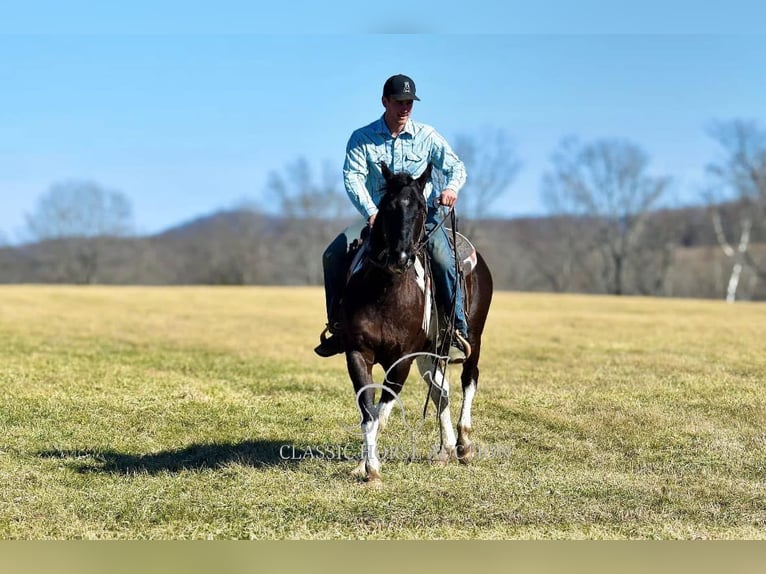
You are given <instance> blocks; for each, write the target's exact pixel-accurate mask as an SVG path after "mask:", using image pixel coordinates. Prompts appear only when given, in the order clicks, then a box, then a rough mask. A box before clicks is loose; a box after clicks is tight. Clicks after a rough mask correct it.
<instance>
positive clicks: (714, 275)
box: [0, 206, 766, 299]
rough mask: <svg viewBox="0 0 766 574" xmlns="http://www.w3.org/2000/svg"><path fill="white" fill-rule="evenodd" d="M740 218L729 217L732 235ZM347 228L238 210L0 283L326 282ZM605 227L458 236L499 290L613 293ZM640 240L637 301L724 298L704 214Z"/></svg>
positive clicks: (42, 257) (757, 291)
mask: <svg viewBox="0 0 766 574" xmlns="http://www.w3.org/2000/svg"><path fill="white" fill-rule="evenodd" d="M735 210H736V206H723V207H722V212H723V214H724V215H723V216H724V220H725V222H726V223H727V226H729V227H731V225H730V224H732V223H733V222H734V221H735ZM347 224H348V221H347V220H335V221H328V220H323V219H322V220H320V219H316V220H306V219H289V218H285V217H275V216H270V215H265V214H262V213H258V212H254V211H250V210H231V211H220V212H216V213H212V214H210V215H207V216H204V217H199V218H196V219H194V220H191V221H188V222H184V223H182V224H179V225H177V226H174V227H171V228H169V229H166V230H164V231H162V232H160V233H157V234H153V235H147V236H142V237H130V238H117V237H100V238H80V239H67V240H56V241H44V242H41V243H34V244H25V245H20V246H6V247H2V248H0V282H2V283H100V284H134V285H183V284H242V285H254V284H263V285H297V284H321V282H322V269H321V256H322V252H323V250H324V249H325V247H326V245H327V244H328V243H329V242H330V241H331V240H332V238H333V237H334V236H335V235H336V234H337V233H338V232H339V231H340V230H342V229H343V228H344V227H345V225H347ZM597 224H598V221H596V220H593V219H588V218H573V217H524V218H512V219H486V220H481V221H473V222H470V221H459V227H460V229H461V231H463V232H464V233H466V234H467V235H469V237H471V239H472V240H473V242H474V243H475V245H476V246H477V248H478V249H479V250H480V251H481V252H482V254H483V255H484V256H485V258H486V259H487V262H488V263H489V265H490V268H491V269H492V273H493V276H494V278H495V284H496V286H497V288H499V289H512V290H524V291H575V292H593V293H599V292H604V289H605V287H604V286H603V284H602V282H601V278H600V275H602V274H603V273H604V272H605V271H604V270H603V269H602V267H603V265H604V261H603V257H602V255H601V254H600V253H599V249H598V248H596V247H594V246H593V244H592V242H591V243H589V241H590V240H592V239H593V238H592V235H593V232H594V231H593V230H594V229H595V228H596V227H598V225H597ZM763 233H764V229H763V228H761V227H759V228H758V229H754V231H753V237H752V241H753V242H754V243H764V242H766V237H764V236H763ZM731 240H732V241H735V240H736V238H731ZM641 241H642V245H641V250H640V251H639V252H640V257H639V256H636V257H635V258H634V259H635V260H632V261H630V262H629V263H630V264H631V265H632V268H633V270H632V271H631V274H630V277H631V286H630V289H629V290H628V291H627V292H628V293H629V294H645V295H664V296H684V297H715V298H718V297H722V296H723V293H724V292H725V286H726V282H727V281H728V276H729V272H730V269H731V262H730V261H729V260H727V259H726V258H725V257H724V256H723V254H722V252H721V249H720V247H719V246H718V244H717V241H716V237H715V234H714V231H713V227H712V225H711V220H710V216H709V213H708V211H707V210H706V209H705V208H703V207H685V208H680V209H665V210H661V211H656V212H654V213H652V214H651V216H650V217H649V219H648V220H647V223H646V231H645V233H644V234H643V237H642V240H641ZM752 252H753V253H755V254H756V255H758V254H760V253H761V252H762V249H761V248H760V246H756V247H754V248H753V249H752ZM764 260H766V259H764ZM745 275H747V274H745ZM743 280H744V283H743V291H742V293H743V297H745V298H759V299H761V298H764V299H766V292H765V291H764V286H763V285H761V284H762V283H763V281H761V282H760V283H759V281H758V278H757V277H755V276H754V274H752V273H751V274H750V275H748V276H747V277H743ZM746 283H747V285H745V284H746Z"/></svg>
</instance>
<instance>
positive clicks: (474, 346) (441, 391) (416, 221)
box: [343, 164, 492, 484]
mask: <svg viewBox="0 0 766 574" xmlns="http://www.w3.org/2000/svg"><path fill="white" fill-rule="evenodd" d="M381 167H382V169H383V176H384V177H385V180H386V189H385V194H384V196H383V197H382V199H381V201H380V205H379V206H378V209H379V211H378V214H377V216H376V219H375V223H374V225H373V228H372V230H371V233H370V239H369V241H370V245H369V254H368V257H367V259H366V260H365V262H364V263H363V265H362V268H361V269H360V270H358V271H356V272H355V273H354V274H353V275H352V276H351V278H350V279H349V283H348V285H347V286H346V289H345V293H344V304H343V310H344V315H345V324H346V328H345V331H344V338H345V345H346V362H347V365H348V372H349V375H350V376H351V381H352V382H353V385H354V391H355V392H356V394H357V397H358V403H359V409H360V412H361V415H362V420H361V426H362V433H363V435H364V458H363V459H362V461H361V463H360V464H359V466H358V467H357V469H356V470H355V471H354V473H355V474H357V475H360V476H363V477H365V478H366V479H367V481H368V482H370V483H372V484H382V482H381V477H380V459H379V457H378V451H377V435H378V432H379V430H382V428H383V427H384V426H385V424H386V422H387V421H388V418H389V415H390V414H391V410H392V408H393V406H394V399H395V398H396V397H397V396H398V394H399V392H400V391H401V389H402V386H403V385H404V382H405V380H406V379H407V376H408V374H409V371H410V367H411V366H412V362H413V360H415V358H416V357H414V356H410V355H412V354H417V353H420V354H421V356H420V357H418V358H417V360H418V366H419V368H420V370H421V372H422V373H426V372H430V373H431V374H432V376H431V378H432V379H434V380H432V381H430V384H431V390H430V397H431V400H432V401H433V402H434V404H435V405H436V406H437V412H438V414H439V421H440V426H441V437H442V445H441V451H440V453H439V456H438V457H437V459H438V460H441V461H444V462H446V460H448V459H449V457H451V456H452V457H457V458H458V459H459V460H460V461H461V462H469V461H470V460H471V459H472V458H473V455H474V453H475V449H474V448H473V445H472V443H471V440H470V432H471V404H472V401H473V397H474V394H475V393H476V387H477V384H478V380H479V367H478V363H479V356H480V353H481V334H482V331H483V329H484V323H485V321H486V318H487V313H488V311H489V304H490V300H491V299H492V276H491V275H490V272H489V269H488V268H487V265H486V263H485V262H484V260H483V259H482V258H481V256H480V255H478V254H477V258H476V266H475V268H474V269H473V270H472V271H470V270H467V271H470V272H467V273H466V277H465V299H466V301H467V308H468V323H469V331H468V342H469V343H470V347H471V352H470V355H469V356H468V357H467V359H466V360H465V362H464V363H463V369H462V376H461V382H462V387H463V405H462V408H461V413H460V420H459V422H458V427H457V431H458V432H457V437H455V431H454V430H453V428H452V421H451V418H450V409H449V394H448V389H449V383H448V381H447V376H446V369H445V368H444V363H443V361H442V360H440V359H438V358H437V356H436V355H428V354H427V352H428V351H430V350H433V349H434V348H435V343H436V341H435V340H434V339H435V337H436V336H437V333H436V332H434V329H433V328H429V326H428V324H427V323H428V321H427V317H426V315H427V313H426V311H427V297H428V295H427V293H426V292H427V289H425V288H423V281H422V278H421V280H420V282H419V280H418V277H417V275H418V271H417V269H416V268H422V265H420V264H416V260H417V259H420V260H421V261H422V257H423V255H424V253H423V252H424V251H425V240H426V231H425V222H426V212H427V208H426V201H425V197H424V195H423V190H424V187H425V185H426V182H427V181H428V179H429V177H430V176H431V165H430V164H429V166H428V167H427V168H426V170H425V172H424V173H423V174H422V175H421V176H420V177H418V178H417V179H413V178H412V177H411V176H410V175H409V174H406V173H397V174H393V173H392V172H391V171H390V170H389V169H388V168H387V167H386V166H385V165H382V166H381ZM375 363H378V364H380V365H381V366H382V367H383V369H385V370H386V372H387V380H386V382H385V387H386V388H385V389H383V390H382V392H381V397H380V401H379V402H378V404H377V405H375V404H374V400H375V388H379V387H380V385H375V384H374V383H373V379H372V367H373V365H374V364H375ZM439 365H441V367H439ZM426 378H427V379H428V377H426ZM388 389H390V391H389V390H388ZM391 391H392V392H391ZM394 393H395V394H394Z"/></svg>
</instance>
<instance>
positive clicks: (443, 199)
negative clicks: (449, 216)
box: [439, 188, 457, 207]
mask: <svg viewBox="0 0 766 574" xmlns="http://www.w3.org/2000/svg"><path fill="white" fill-rule="evenodd" d="M439 203H440V204H441V205H446V206H447V207H452V206H454V205H455V203H457V193H455V192H454V191H452V190H451V189H449V188H447V189H445V190H444V191H442V192H441V195H440V196H439Z"/></svg>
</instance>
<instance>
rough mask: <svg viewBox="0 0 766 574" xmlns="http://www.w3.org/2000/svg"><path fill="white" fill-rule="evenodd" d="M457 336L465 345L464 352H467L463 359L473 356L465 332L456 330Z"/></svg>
mask: <svg viewBox="0 0 766 574" xmlns="http://www.w3.org/2000/svg"><path fill="white" fill-rule="evenodd" d="M455 338H456V339H457V340H458V342H459V343H460V344H461V345H462V347H463V352H464V353H465V358H464V359H462V360H463V361H465V360H466V359H467V358H468V357H470V356H471V344H470V343H469V342H468V339H466V338H465V337H463V334H462V333H461V332H460V331H457V330H456V331H455Z"/></svg>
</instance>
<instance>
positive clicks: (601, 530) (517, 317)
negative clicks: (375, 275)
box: [0, 286, 766, 539]
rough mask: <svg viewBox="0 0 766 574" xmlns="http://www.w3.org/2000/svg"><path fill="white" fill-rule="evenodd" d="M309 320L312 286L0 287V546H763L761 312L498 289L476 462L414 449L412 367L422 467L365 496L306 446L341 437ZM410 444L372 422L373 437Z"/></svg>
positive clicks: (347, 405) (343, 418) (765, 363)
mask: <svg viewBox="0 0 766 574" xmlns="http://www.w3.org/2000/svg"><path fill="white" fill-rule="evenodd" d="M322 315H323V296H322V294H321V292H320V290H319V289H314V288H305V289H304V288H223V287H222V288H133V287H129V288H128V287H119V288H101V287H94V288H76V287H43V286H22V287H11V286H5V287H0V364H2V370H0V538H3V539H9V538H10V539H15V538H22V539H50V538H55V539H78V538H89V539H91V538H108V539H115V538H129V539H138V538H153V539H171V538H172V539H199V538H226V539H231V538H257V539H285V538H288V539H291V538H301V539H317V538H321V539H326V538H417V539H423V538H428V539H435V538H438V539H444V538H448V539H452V538H482V539H507V538H682V539H689V538H764V537H765V536H764V532H766V514H764V512H763V509H764V508H766V485H765V481H766V430H765V429H766V401H765V400H764V393H763V384H764V380H766V356H765V355H764V353H763V344H764V343H763V341H764V340H765V339H766V306H764V305H759V304H746V303H738V304H736V305H726V304H724V303H722V302H717V301H716V302H714V301H693V300H659V299H640V298H619V299H618V298H608V297H589V296H554V295H531V294H519V293H498V294H496V298H495V301H494V303H493V308H492V310H491V312H490V319H489V323H488V326H487V330H486V339H485V345H484V349H483V357H482V376H481V382H480V385H479V392H478V394H477V398H476V401H475V403H474V435H473V436H474V440H475V441H476V442H477V443H478V445H479V446H480V448H481V449H482V451H483V452H484V453H487V456H485V457H483V458H481V459H480V460H478V461H477V462H476V463H475V464H473V465H471V466H462V465H459V464H450V465H448V466H446V467H439V466H434V465H431V464H429V463H428V462H427V461H426V460H423V459H424V458H426V457H425V455H426V454H427V452H428V450H429V447H430V445H432V444H433V443H434V442H435V441H437V440H438V436H437V427H436V425H435V421H434V420H433V418H434V416H433V407H431V408H430V410H429V414H428V417H427V419H426V420H425V421H421V420H420V417H419V415H420V411H421V409H422V405H423V401H424V399H425V385H424V384H423V383H422V382H420V381H419V380H418V379H417V378H416V377H415V376H414V375H413V376H412V377H411V379H410V381H409V382H408V384H407V386H405V389H404V392H403V399H404V402H405V411H406V414H407V419H408V424H410V425H412V426H414V427H415V428H416V429H417V430H416V432H415V434H414V440H415V447H416V452H417V453H418V454H419V455H422V456H418V457H417V458H416V460H414V461H407V460H405V459H404V458H403V457H401V456H398V457H393V458H392V459H389V460H386V461H384V464H383V469H382V470H383V478H384V481H385V487H384V488H383V489H382V490H374V489H370V488H367V487H366V486H365V485H364V484H363V483H361V482H359V481H358V480H357V479H355V478H353V477H351V476H350V474H349V472H350V470H351V469H352V468H353V466H354V463H353V462H352V461H350V460H346V459H344V458H343V457H340V459H339V457H338V456H337V454H338V453H337V450H334V451H333V454H332V455H329V454H327V453H326V452H325V453H324V454H322V453H319V452H318V451H317V447H320V448H323V449H324V450H325V451H329V450H331V449H341V454H353V453H356V452H357V451H358V449H359V448H360V442H361V441H360V437H358V436H356V435H355V434H352V433H350V432H348V431H347V430H346V427H352V428H353V427H354V426H355V425H356V424H357V422H358V415H357V411H356V407H355V406H354V399H353V392H352V389H351V383H350V381H349V380H348V376H347V374H346V370H345V362H344V361H343V359H341V358H339V357H337V358H332V359H319V358H318V357H315V356H314V355H313V353H312V347H313V345H314V344H315V340H316V338H317V335H318V331H319V329H320V327H321V325H322V323H323V317H322ZM376 372H377V375H378V376H377V379H378V380H380V371H376ZM457 374H458V373H457V370H455V371H454V372H453V390H454V391H455V394H454V397H455V398H456V399H458V400H456V401H455V402H454V403H453V413H455V416H456V414H457V408H458V407H459V397H460V393H459V389H458V386H459V385H458V384H457ZM411 436H412V434H411V432H410V429H408V428H407V426H406V425H405V424H403V423H402V421H401V417H400V415H399V414H398V412H397V411H394V413H393V416H392V419H391V425H390V427H389V428H387V429H386V431H385V432H384V433H383V435H382V437H381V441H380V446H381V448H382V449H383V450H385V449H387V448H388V449H397V448H402V445H405V446H406V445H408V444H410V440H411ZM308 449H311V453H313V454H314V456H313V457H310V456H309V457H304V458H303V459H301V460H294V459H285V458H284V456H281V455H288V454H291V453H293V452H295V453H296V454H301V453H306V452H307V450H308ZM398 452H401V451H398ZM296 458H297V457H296Z"/></svg>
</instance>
